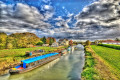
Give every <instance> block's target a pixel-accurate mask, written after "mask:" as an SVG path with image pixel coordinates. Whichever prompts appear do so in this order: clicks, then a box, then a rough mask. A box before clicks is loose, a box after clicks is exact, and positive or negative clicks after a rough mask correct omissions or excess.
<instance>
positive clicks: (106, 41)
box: [102, 40, 120, 45]
mask: <svg viewBox="0 0 120 80" xmlns="http://www.w3.org/2000/svg"><path fill="white" fill-rule="evenodd" d="M102 44H118V45H120V41H114V40H104V41H102Z"/></svg>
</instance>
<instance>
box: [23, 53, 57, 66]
mask: <svg viewBox="0 0 120 80" xmlns="http://www.w3.org/2000/svg"><path fill="white" fill-rule="evenodd" d="M57 54H59V53H49V54H46V55H42V56H37V57H33V58H29V59H25V60H22V61H21V62H23V63H26V64H29V63H32V62H35V61H38V60H41V59H44V58H47V57H50V56H54V55H57Z"/></svg>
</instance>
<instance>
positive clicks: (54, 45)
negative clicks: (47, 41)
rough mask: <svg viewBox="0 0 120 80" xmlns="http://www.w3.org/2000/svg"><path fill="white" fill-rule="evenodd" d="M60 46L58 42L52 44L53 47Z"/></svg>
mask: <svg viewBox="0 0 120 80" xmlns="http://www.w3.org/2000/svg"><path fill="white" fill-rule="evenodd" d="M58 46H59V44H58V43H57V42H54V43H52V45H51V47H58Z"/></svg>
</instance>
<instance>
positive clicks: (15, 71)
mask: <svg viewBox="0 0 120 80" xmlns="http://www.w3.org/2000/svg"><path fill="white" fill-rule="evenodd" d="M59 57H60V56H57V57H55V58H52V59H50V60H46V61H43V62H42V63H40V64H37V65H35V66H34V67H30V68H26V69H22V70H12V69H10V70H9V73H10V74H11V75H14V74H20V73H25V72H28V71H31V70H33V69H35V68H38V67H40V66H43V65H45V64H47V63H49V62H51V61H53V60H55V59H57V58H59Z"/></svg>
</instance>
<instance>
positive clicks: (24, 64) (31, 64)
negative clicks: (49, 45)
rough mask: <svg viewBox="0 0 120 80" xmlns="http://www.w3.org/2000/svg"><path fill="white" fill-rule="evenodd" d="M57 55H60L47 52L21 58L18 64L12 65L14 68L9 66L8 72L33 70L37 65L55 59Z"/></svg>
mask: <svg viewBox="0 0 120 80" xmlns="http://www.w3.org/2000/svg"><path fill="white" fill-rule="evenodd" d="M59 56H60V55H59V53H49V54H46V55H42V56H37V57H33V58H29V59H26V60H22V61H21V64H20V65H18V66H16V67H14V68H11V69H10V70H9V72H10V74H17V73H24V72H28V71H30V70H33V69H35V68H37V67H39V66H42V65H44V64H46V63H48V62H50V61H53V60H55V59H57V58H58V57H59Z"/></svg>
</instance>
